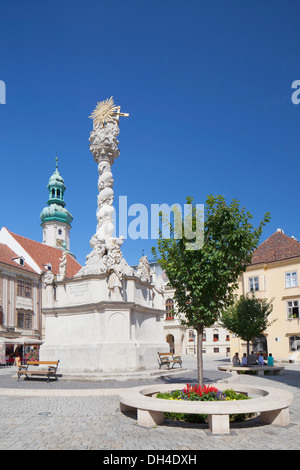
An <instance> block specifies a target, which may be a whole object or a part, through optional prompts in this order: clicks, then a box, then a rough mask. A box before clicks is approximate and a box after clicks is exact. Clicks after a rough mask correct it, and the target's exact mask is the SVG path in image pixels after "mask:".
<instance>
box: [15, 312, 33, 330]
mask: <svg viewBox="0 0 300 470" xmlns="http://www.w3.org/2000/svg"><path fill="white" fill-rule="evenodd" d="M18 328H23V329H31V328H32V312H31V311H27V312H24V311H19V312H18Z"/></svg>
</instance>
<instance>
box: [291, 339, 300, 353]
mask: <svg viewBox="0 0 300 470" xmlns="http://www.w3.org/2000/svg"><path fill="white" fill-rule="evenodd" d="M289 344H290V352H292V351H300V336H296V335H295V336H290V338H289Z"/></svg>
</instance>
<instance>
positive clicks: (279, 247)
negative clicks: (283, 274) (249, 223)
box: [251, 231, 300, 264]
mask: <svg viewBox="0 0 300 470" xmlns="http://www.w3.org/2000/svg"><path fill="white" fill-rule="evenodd" d="M297 256H300V242H298V241H297V240H296V239H294V238H291V237H288V236H287V235H285V234H284V233H283V232H280V231H277V232H275V233H273V235H271V236H270V237H269V238H268V239H267V240H266V241H264V242H263V243H262V244H261V245H259V247H258V248H257V249H256V250H254V252H253V256H252V263H251V264H258V263H272V262H274V261H279V260H285V259H289V258H295V257H297Z"/></svg>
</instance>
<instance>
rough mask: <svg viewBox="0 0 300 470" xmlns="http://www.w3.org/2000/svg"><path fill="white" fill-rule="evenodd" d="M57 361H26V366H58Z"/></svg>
mask: <svg viewBox="0 0 300 470" xmlns="http://www.w3.org/2000/svg"><path fill="white" fill-rule="evenodd" d="M58 363H59V361H27V365H30V366H33V365H36V366H37V365H40V364H43V365H45V364H47V365H56V366H58Z"/></svg>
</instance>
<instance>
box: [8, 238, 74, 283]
mask: <svg viewBox="0 0 300 470" xmlns="http://www.w3.org/2000/svg"><path fill="white" fill-rule="evenodd" d="M9 233H10V234H11V236H12V237H14V239H15V240H16V241H17V242H18V243H19V244H20V245H21V246H22V247H23V248H24V250H25V251H27V253H28V254H29V255H30V256H31V258H32V259H33V260H34V261H35V262H36V264H37V265H38V266H39V268H40V269H42V270H43V271H46V270H47V269H46V267H45V265H47V264H48V263H49V264H51V266H52V272H53V274H59V265H60V262H61V259H62V253H63V252H62V250H61V249H59V248H54V247H52V246H48V245H45V244H44V243H39V242H36V241H34V240H30V239H29V238H25V237H22V236H21V235H17V234H15V233H12V232H9ZM80 268H81V265H80V264H79V263H78V262H77V261H76V260H75V259H74V258H73V256H71V255H69V253H67V273H66V277H68V278H70V277H74V276H75V274H76V273H77V272H78V271H79V269H80Z"/></svg>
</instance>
